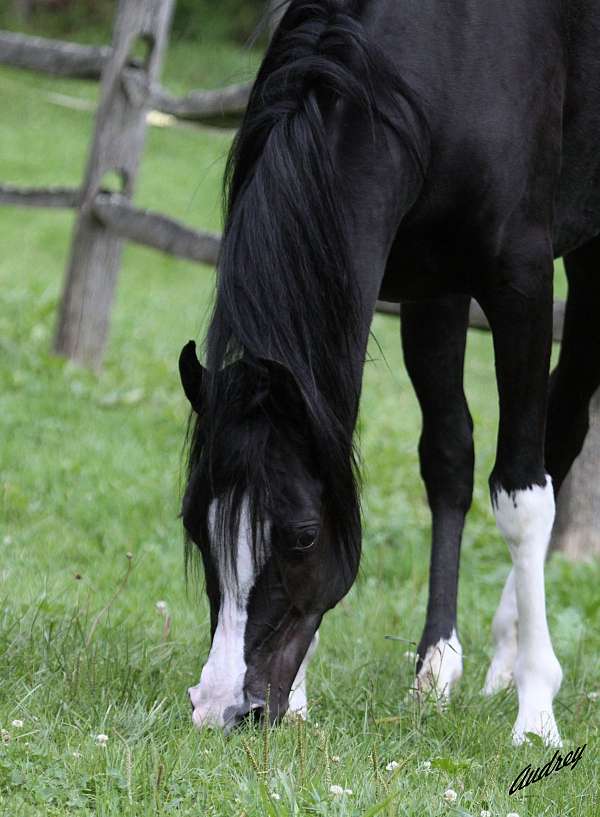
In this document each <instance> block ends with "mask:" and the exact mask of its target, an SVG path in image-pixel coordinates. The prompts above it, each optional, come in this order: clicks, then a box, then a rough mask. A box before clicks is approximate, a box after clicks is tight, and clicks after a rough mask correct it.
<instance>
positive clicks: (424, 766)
mask: <svg viewBox="0 0 600 817" xmlns="http://www.w3.org/2000/svg"><path fill="white" fill-rule="evenodd" d="M417 771H419V772H429V771H431V760H424V761H423V762H422V763H419V765H418V766H417Z"/></svg>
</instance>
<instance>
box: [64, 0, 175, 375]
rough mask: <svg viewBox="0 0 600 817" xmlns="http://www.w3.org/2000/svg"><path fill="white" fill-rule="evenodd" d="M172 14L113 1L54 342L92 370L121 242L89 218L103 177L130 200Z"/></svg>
mask: <svg viewBox="0 0 600 817" xmlns="http://www.w3.org/2000/svg"><path fill="white" fill-rule="evenodd" d="M172 10H173V0H119V4H118V9H117V15H116V20H115V27H114V35H113V51H112V56H111V58H110V60H109V62H108V63H107V65H106V67H105V69H104V71H103V74H102V87H101V94H100V105H99V107H98V112H97V115H96V130H95V134H94V140H93V143H92V148H91V151H90V155H89V159H88V165H87V170H86V174H85V178H84V181H83V186H82V188H81V199H80V204H79V212H78V217H77V221H76V224H75V229H74V235H73V243H72V246H71V257H70V260H69V265H68V269H67V275H66V280H65V286H64V291H63V296H62V301H61V306H60V314H59V320H58V326H57V331H56V338H55V344H54V348H55V351H56V352H57V353H58V354H61V355H65V356H66V357H69V358H71V359H72V360H76V361H78V362H80V363H83V364H85V365H87V366H91V367H93V368H99V367H100V365H101V363H102V359H103V355H104V349H105V346H106V340H107V335H108V327H109V322H110V311H111V306H112V302H113V298H114V292H115V287H116V283H117V278H118V273H119V267H120V264H121V254H122V248H123V240H122V239H121V238H119V237H118V236H116V235H114V233H113V232H112V231H111V230H109V229H107V228H106V227H104V226H103V224H102V223H101V222H100V220H99V219H98V218H97V217H96V216H95V215H94V212H93V206H94V199H95V198H96V195H97V194H98V193H99V192H100V191H101V190H102V189H103V180H104V179H105V178H106V176H107V174H112V175H114V174H116V176H117V177H118V178H119V179H120V183H121V189H120V190H118V191H113V192H119V193H121V194H122V195H123V196H124V197H125V198H126V199H127V200H131V198H132V196H133V190H134V184H135V180H136V176H137V172H138V166H139V161H140V158H141V154H142V150H143V147H144V138H145V134H146V113H147V106H148V101H149V99H150V86H151V84H152V83H153V82H155V81H156V80H157V79H158V77H159V73H160V68H161V65H162V60H163V56H164V52H165V48H166V45H167V40H168V34H169V27H170V22H171V15H172ZM140 42H141V43H142V44H143V45H144V47H145V49H146V57H145V60H144V61H143V63H142V64H140V63H139V62H137V61H135V62H134V60H133V51H134V47H135V46H136V44H139V43H140ZM132 71H137V72H139V74H140V76H141V78H143V83H136V86H135V87H136V88H137V91H136V93H132V91H131V88H132V84H131V83H129V84H128V83H127V82H126V73H127V72H128V73H129V75H130V76H131V72H132ZM140 86H141V87H142V92H141V93H140V90H139V89H140Z"/></svg>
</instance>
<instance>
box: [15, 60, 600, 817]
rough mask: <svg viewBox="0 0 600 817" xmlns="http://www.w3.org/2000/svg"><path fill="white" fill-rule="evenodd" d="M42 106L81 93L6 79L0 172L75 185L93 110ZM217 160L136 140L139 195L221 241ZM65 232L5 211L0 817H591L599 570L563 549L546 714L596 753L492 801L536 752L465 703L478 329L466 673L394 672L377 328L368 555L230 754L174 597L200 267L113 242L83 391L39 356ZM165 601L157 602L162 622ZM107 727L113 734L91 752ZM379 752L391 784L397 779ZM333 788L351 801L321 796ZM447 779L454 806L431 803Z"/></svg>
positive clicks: (422, 595)
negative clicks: (195, 710) (273, 709)
mask: <svg viewBox="0 0 600 817" xmlns="http://www.w3.org/2000/svg"><path fill="white" fill-rule="evenodd" d="M219 60H221V61H220V62H219ZM253 60H254V61H255V57H254V56H252V55H250V57H249V56H248V55H247V54H241V55H240V54H239V53H237V52H234V51H233V50H232V49H228V50H227V51H226V52H223V53H222V54H221V52H219V51H217V50H215V52H214V54H211V55H209V56H208V57H207V55H206V54H205V53H203V52H201V51H198V50H192V49H190V48H188V47H187V46H183V45H180V46H176V47H175V48H174V49H172V50H171V54H170V61H169V65H168V66H167V71H166V74H167V80H168V81H170V82H172V83H173V85H176V84H177V83H176V81H175V80H176V79H177V81H182V79H181V78H182V76H183V68H185V72H186V73H185V79H186V82H187V80H188V79H190V78H195V79H194V81H193V83H190V84H194V85H202V84H207V85H208V84H211V83H213V84H214V83H215V82H216V81H218V78H219V77H222V76H224V74H227V72H229V73H230V75H231V76H233V75H234V74H239V73H240V72H243V71H244V70H245V69H244V66H245V65H246V66H248V65H250V67H251V65H252V64H253ZM56 92H59V93H63V94H68V95H71V96H81V97H83V98H84V99H87V98H89V99H93V96H94V88H93V86H88V85H85V84H83V83H69V82H63V81H57V80H50V79H45V78H40V77H34V76H32V75H27V74H25V73H21V72H17V71H9V70H7V69H2V70H1V71H0V103H1V105H2V111H3V114H2V118H1V120H0V179H1V180H2V181H5V182H12V183H20V184H76V183H77V182H78V180H79V179H80V177H81V172H82V167H83V163H84V161H85V155H86V149H87V144H88V139H89V136H90V132H91V127H92V117H91V115H90V114H89V113H86V112H81V111H75V110H70V109H67V108H63V107H60V106H57V105H55V104H53V103H52V102H51V101H50V100H49V99H48V97H47V94H48V93H56ZM227 146H228V138H227V137H226V136H223V135H215V134H209V133H206V132H204V131H196V130H193V129H190V128H171V129H160V130H159V129H152V130H151V131H150V133H149V138H148V144H147V149H146V152H145V156H144V162H143V165H142V172H141V176H140V180H139V187H138V193H137V195H136V201H137V202H138V203H139V204H142V205H145V206H149V207H153V208H156V209H159V210H162V211H164V212H168V213H170V214H172V215H174V216H176V217H179V218H182V219H184V220H185V221H187V222H189V223H191V224H196V225H199V226H204V227H210V228H218V226H219V201H218V198H219V183H220V175H221V172H222V167H223V157H224V154H225V152H226V149H227ZM71 226H72V216H71V215H69V214H64V213H55V212H50V211H42V210H19V209H16V208H4V209H3V210H2V212H1V213H0V248H1V253H0V300H1V306H0V416H1V417H2V430H3V434H2V448H1V458H0V502H1V505H0V527H1V530H0V544H1V546H2V560H1V561H0V615H1V626H0V728H2V729H4V730H5V732H4V733H3V740H2V742H0V805H1V809H0V813H1V814H6V815H11V816H12V815H18V817H21V815H23V817H29V815H31V816H32V817H33V815H36V816H37V815H41V814H43V815H46V814H48V815H67V814H69V815H70V814H82V815H84V814H95V815H102V816H103V817H104V816H105V815H106V816H108V815H115V817H116V816H117V815H123V814H126V815H147V814H148V815H163V814H165V815H166V814H177V815H185V816H186V817H187V815H189V816H190V817H191V816H192V815H194V816H195V815H202V817H205V815H214V816H215V817H225V816H226V815H234V816H235V817H241V815H247V817H254V816H255V815H269V817H276V816H277V815H279V817H288V815H362V817H367V815H374V814H376V813H378V814H383V815H386V817H389V815H396V814H402V815H415V817H416V816H417V815H419V817H421V815H475V817H478V815H479V814H480V812H481V810H482V809H488V810H489V811H490V812H491V814H492V815H506V814H507V813H509V812H517V813H518V814H519V815H521V817H525V815H548V817H555V815H561V817H564V816H565V815H590V817H592V815H595V814H597V813H598V811H599V802H598V792H599V791H600V779H599V778H600V774H599V771H598V763H597V754H596V753H597V749H596V746H597V735H598V725H599V707H600V702H598V701H593V700H590V699H589V698H588V696H587V694H588V693H589V692H591V691H595V690H598V689H600V667H599V665H598V655H599V653H600V634H599V631H598V620H599V613H598V608H599V604H600V596H599V593H598V587H599V586H600V568H599V566H598V564H592V565H589V566H583V565H572V564H570V563H568V562H566V561H565V560H564V559H562V558H560V557H555V558H553V559H552V561H551V563H550V564H549V566H548V571H547V572H548V606H549V611H550V625H551V630H552V633H553V637H554V642H555V647H556V650H557V653H558V655H559V657H560V659H561V661H562V664H563V667H564V670H565V680H564V683H563V688H562V690H561V692H560V694H559V696H558V699H557V704H556V712H557V717H558V720H559V724H560V726H561V729H562V733H563V737H564V739H565V744H566V747H568V748H573V747H574V746H576V745H581V744H584V743H587V744H588V747H587V749H586V753H585V754H584V756H583V759H582V760H581V762H580V763H579V765H578V766H577V768H576V769H575V770H574V771H573V772H571V771H569V770H565V771H563V772H561V773H559V774H556V775H553V776H552V777H551V778H550V779H549V780H547V781H545V782H543V783H539V784H537V785H535V786H532V787H530V788H529V789H526V790H525V792H524V793H521V794H518V795H515V796H514V797H509V796H508V794H507V791H508V787H509V785H510V783H511V782H512V780H513V779H514V778H515V777H516V775H517V773H518V772H519V771H520V770H521V769H522V768H523V767H524V766H526V765H527V764H528V763H532V764H534V766H539V765H541V764H542V763H543V762H545V760H546V759H549V757H550V753H548V752H546V751H544V750H542V749H540V748H539V747H537V746H535V745H534V746H528V747H524V748H521V749H517V750H515V749H513V748H512V746H511V743H510V729H511V725H512V722H513V720H514V718H515V715H516V701H515V696H514V693H510V694H505V695H502V696H500V697H499V698H497V699H496V700H493V701H488V700H484V699H482V698H481V697H480V695H479V689H480V688H481V686H482V683H483V678H484V674H485V670H486V666H487V662H488V660H489V657H490V654H491V639H490V622H491V618H492V615H493V612H494V609H495V605H496V604H497V602H498V599H499V595H500V590H501V586H502V582H503V580H504V578H505V576H506V574H507V571H508V565H509V560H508V553H507V549H506V547H505V545H504V544H503V543H502V541H501V540H500V537H499V536H498V534H497V532H496V530H495V527H494V524H493V520H492V517H491V515H490V512H489V507H488V494H487V474H488V473H489V470H490V468H491V464H492V461H493V456H494V450H495V428H496V421H497V410H496V402H497V401H496V394H495V386H494V376H493V365H492V353H491V345H490V340H489V337H487V336H486V335H483V334H477V333H472V334H471V336H470V340H469V352H468V362H467V375H466V377H467V390H468V395H469V398H470V402H471V408H472V412H473V416H474V419H475V426H476V445H477V479H476V489H475V498H474V506H473V510H472V512H471V514H470V517H469V521H468V525H467V530H466V533H465V542H464V551H463V561H462V566H463V567H462V575H461V590H460V626H461V636H462V640H463V645H464V650H465V677H464V679H463V681H462V683H461V685H460V688H459V689H458V690H457V694H456V696H455V698H454V700H453V701H452V703H451V705H450V707H449V709H448V710H447V711H445V712H441V713H439V712H437V711H436V708H435V706H433V705H432V704H427V703H426V704H425V705H423V706H422V707H418V706H417V705H415V704H414V703H411V702H407V701H406V693H407V690H408V689H409V687H410V685H411V680H412V667H411V664H410V661H408V660H407V659H406V658H405V657H404V656H403V654H404V652H405V651H406V650H408V649H410V648H411V644H410V643H408V642H414V641H417V640H418V638H419V635H420V629H421V627H422V624H423V618H424V609H425V604H426V588H427V574H428V550H429V544H428V536H429V534H428V526H429V516H428V509H427V505H426V501H425V498H424V491H423V488H422V485H421V482H420V479H419V477H418V464H417V438H418V433H419V412H418V407H417V404H416V401H415V398H414V395H413V393H412V390H411V388H410V386H409V383H408V380H407V376H406V373H405V371H404V368H403V364H402V359H401V353H400V348H399V339H398V325H397V322H396V321H395V320H394V319H391V318H385V317H377V318H376V320H375V324H374V331H375V335H376V337H377V339H378V340H379V342H380V344H381V347H382V349H383V352H384V354H385V358H384V357H383V356H382V354H381V353H380V352H379V350H378V349H377V347H376V346H375V345H373V347H372V349H371V353H372V356H373V360H372V362H370V363H368V365H367V367H366V376H365V390H364V397H363V404H362V417H361V423H360V428H361V439H362V451H363V457H364V463H365V475H366V486H365V494H364V504H365V537H364V559H363V563H362V571H361V576H360V578H359V581H358V582H357V584H356V585H355V587H354V588H353V590H352V591H351V593H350V595H349V596H348V598H347V599H346V600H345V601H344V602H343V603H342V604H340V605H339V606H338V608H337V609H336V610H335V611H333V612H332V613H331V614H329V615H328V616H327V617H326V619H325V621H324V624H323V627H322V640H321V645H320V647H319V650H318V653H317V655H316V657H315V659H314V661H313V664H312V666H311V669H310V671H309V683H310V697H311V702H312V706H311V718H310V721H309V723H308V724H307V725H306V727H305V728H301V727H299V726H297V725H294V724H286V725H284V726H282V727H281V728H279V729H278V730H276V731H273V732H271V733H268V734H265V733H263V732H262V731H261V730H260V729H258V730H256V731H252V730H248V731H246V732H243V733H238V734H235V735H233V736H232V737H230V738H227V739H226V738H224V737H222V736H221V735H220V734H217V733H214V732H211V733H204V734H199V733H197V732H195V731H194V730H193V729H192V727H191V721H190V711H189V704H188V702H187V699H186V695H185V690H186V687H187V686H188V685H189V684H190V683H195V682H196V681H197V678H198V674H199V671H200V666H201V662H202V659H203V657H204V656H205V655H206V652H207V647H208V615H207V606H206V603H205V601H204V599H203V598H202V596H201V595H199V596H198V597H197V596H196V594H195V593H194V592H190V593H189V594H186V590H185V587H184V581H183V559H182V542H181V540H182V536H181V525H180V522H179V520H178V518H177V514H178V509H179V492H180V475H181V450H182V444H183V439H184V434H185V426H186V416H187V414H186V406H185V403H184V399H183V396H182V394H181V390H180V387H179V384H178V378H177V372H176V361H177V356H178V353H179V350H180V348H181V346H182V345H183V343H185V341H187V339H188V338H189V337H193V336H196V337H197V336H198V334H199V332H200V330H201V326H202V323H203V318H204V316H205V314H206V309H207V305H208V303H209V301H210V297H211V292H212V282H213V274H212V271H211V270H209V269H206V268H202V267H197V266H193V265H190V264H186V263H182V262H179V261H175V260H173V259H171V258H166V257H164V256H162V255H159V254H156V253H153V252H150V251H146V250H143V249H140V248H135V247H129V248H128V249H127V251H126V253H125V259H124V264H123V270H122V274H121V280H120V285H119V292H118V299H117V303H116V305H115V310H114V316H113V325H112V330H111V337H110V347H109V350H108V356H107V361H106V365H105V368H104V371H103V372H102V374H100V375H99V376H93V375H91V374H89V373H87V372H85V371H82V370H81V369H77V368H75V367H73V366H71V365H69V364H67V363H65V362H63V361H61V360H57V359H55V358H53V357H52V356H50V355H49V353H48V350H49V347H50V342H51V337H52V333H53V328H54V322H55V315H56V306H57V301H58V297H59V293H60V287H61V281H62V276H63V272H64V268H65V263H66V258H67V253H68V246H69V238H70V230H71ZM128 554H131V556H128ZM158 600H165V601H166V602H167V604H168V609H169V616H170V624H169V626H165V624H166V622H165V620H164V618H163V617H162V616H161V615H160V614H159V613H158V612H157V610H156V608H155V603H156V602H157V601H158ZM386 635H394V636H397V637H399V638H403V639H406V643H405V642H402V641H391V640H386V639H385V636H386ZM413 649H414V647H413ZM14 720H21V721H22V722H23V725H22V727H17V726H13V725H12V722H13V721H14ZM100 733H104V734H107V735H108V737H109V740H108V744H107V746H106V747H104V748H102V747H100V746H98V745H97V744H96V741H95V736H96V735H98V734H100ZM266 742H268V758H265V755H266V752H265V745H266ZM436 759H437V760H436ZM392 760H396V761H397V762H399V763H400V767H399V768H398V769H397V770H396V771H395V772H393V773H390V772H387V771H386V770H385V766H386V764H387V763H388V762H390V761H392ZM432 760H433V761H434V762H433V764H432V767H431V768H430V769H429V770H427V769H426V768H425V767H424V765H423V764H424V763H425V762H427V761H432ZM332 783H333V784H339V785H341V786H343V787H345V788H351V789H352V791H353V794H352V795H343V796H341V797H338V798H335V797H333V796H332V795H331V794H330V793H329V786H330V785H331V784H332ZM447 788H453V789H455V790H456V792H457V793H458V800H457V801H456V803H454V804H448V803H446V802H445V801H444V799H443V793H444V791H445V790H446V789H447ZM270 792H274V793H275V794H277V795H279V797H280V799H279V800H277V799H274V798H272V797H271V795H270Z"/></svg>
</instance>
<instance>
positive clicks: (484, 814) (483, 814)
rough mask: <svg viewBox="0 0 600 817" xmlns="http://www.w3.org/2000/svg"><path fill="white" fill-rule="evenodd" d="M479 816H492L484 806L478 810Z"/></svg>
mask: <svg viewBox="0 0 600 817" xmlns="http://www.w3.org/2000/svg"><path fill="white" fill-rule="evenodd" d="M479 817H492V812H491V811H488V810H487V809H485V808H482V809H481V811H480V812H479Z"/></svg>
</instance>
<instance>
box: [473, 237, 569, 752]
mask: <svg viewBox="0 0 600 817" xmlns="http://www.w3.org/2000/svg"><path fill="white" fill-rule="evenodd" d="M523 246H524V244H523V243H521V252H520V254H519V259H518V262H516V263H515V267H514V269H513V268H511V264H510V263H507V259H504V262H503V264H502V266H501V273H500V274H498V275H497V276H496V275H494V273H492V279H491V282H490V284H489V288H488V289H487V291H486V292H484V293H483V299H482V306H483V307H484V309H485V311H486V313H487V315H488V318H489V321H490V325H491V328H492V334H493V339H494V350H495V356H496V375H497V381H498V393H499V401H500V423H499V430H498V447H497V454H496V463H495V466H494V469H493V472H492V475H491V477H490V489H491V496H492V505H493V509H494V513H495V516H496V522H497V525H498V528H499V530H500V532H501V533H502V535H503V536H504V538H505V539H506V541H507V543H508V546H509V549H510V554H511V557H512V562H513V571H514V574H513V575H514V584H515V594H516V606H517V612H518V636H517V652H516V658H515V661H514V680H515V684H516V687H517V693H518V697H519V712H518V716H517V720H516V723H515V725H514V728H513V741H514V743H515V744H519V743H522V742H523V741H524V740H526V733H527V732H534V733H536V734H538V735H540V736H541V737H542V738H543V739H544V741H545V742H546V743H547V744H550V745H560V737H559V733H558V729H557V726H556V722H555V719H554V713H553V708H552V701H553V698H554V696H555V695H556V693H557V692H558V689H559V687H560V683H561V679H562V672H561V668H560V664H559V663H558V660H557V659H556V656H555V654H554V650H553V648H552V643H551V640H550V633H549V631H548V624H547V620H546V602H545V590H544V562H545V557H546V551H547V548H548V543H549V540H550V534H551V531H552V524H553V521H554V494H553V490H552V480H551V479H550V477H549V476H548V475H547V474H546V472H545V468H544V430H545V415H546V400H547V389H548V370H549V362H550V346H551V342H552V254H551V248H550V242H549V241H548V244H547V245H544V247H541V248H538V249H537V251H536V249H535V247H536V244H535V243H533V244H532V245H531V247H532V250H531V256H530V260H529V263H527V262H526V261H525V260H524V256H523V251H522V247H523ZM508 589H509V591H510V586H509V588H508ZM501 608H502V605H501Z"/></svg>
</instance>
